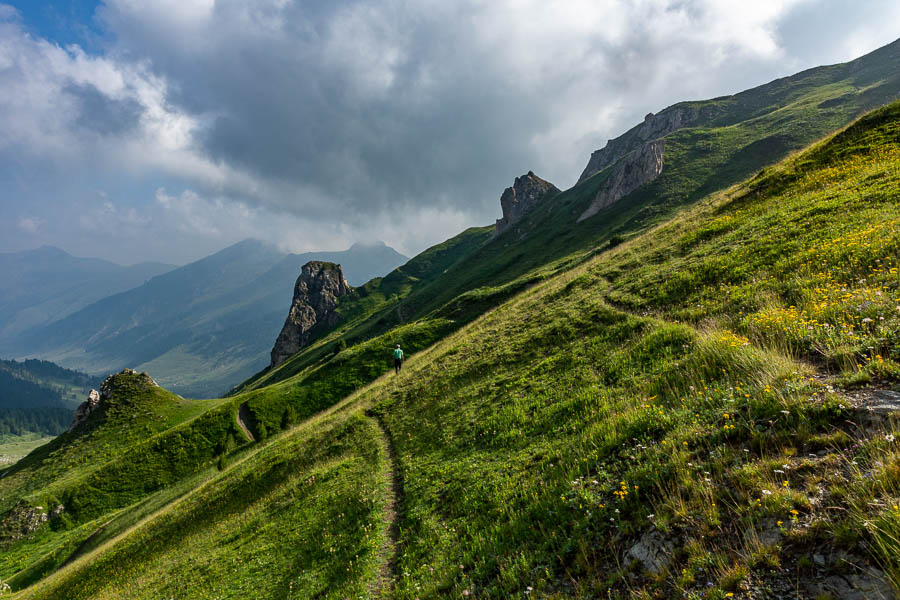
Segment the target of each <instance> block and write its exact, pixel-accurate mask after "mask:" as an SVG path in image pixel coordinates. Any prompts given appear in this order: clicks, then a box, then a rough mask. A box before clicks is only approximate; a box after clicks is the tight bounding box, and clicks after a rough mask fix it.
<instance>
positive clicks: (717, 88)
mask: <svg viewBox="0 0 900 600" xmlns="http://www.w3.org/2000/svg"><path fill="white" fill-rule="evenodd" d="M857 4H858V3H857ZM876 4H877V6H876ZM890 4H891V3H888V2H883V3H872V5H867V7H866V9H865V10H860V9H859V8H858V7H855V6H854V5H853V3H850V2H848V1H847V0H840V1H839V2H836V3H829V2H824V1H814V0H786V1H775V0H760V1H759V2H752V3H733V2H722V1H718V0H643V1H641V2H629V1H625V0H603V1H596V0H565V1H564V0H496V1H493V2H480V1H476V0H462V1H460V2H452V3H448V2H438V1H436V0H433V1H432V0H422V1H420V2H413V3H410V2H408V1H405V0H403V1H401V0H366V1H362V0H342V1H335V2H328V3H303V2H298V1H293V0H256V1H255V2H246V1H244V0H216V1H213V0H160V1H159V2H143V1H140V0H106V1H105V2H104V3H103V4H102V5H101V6H100V7H99V8H98V10H97V14H96V22H97V24H98V26H99V27H101V28H102V29H103V30H104V31H105V33H106V34H108V41H107V45H106V46H105V47H104V50H103V52H101V53H95V54H88V53H86V52H85V51H84V50H82V49H81V48H79V47H78V46H66V47H60V46H59V45H57V44H55V43H53V42H52V41H49V40H46V39H42V38H40V37H39V36H37V35H34V34H32V33H29V32H28V30H27V29H26V27H25V24H23V23H22V22H21V20H20V19H19V18H18V17H17V15H16V13H15V11H14V10H13V9H11V8H9V7H6V6H4V5H0V133H2V135H0V161H2V163H3V164H7V165H11V166H10V167H9V168H8V169H5V170H4V169H0V183H2V184H4V185H6V186H7V187H8V188H9V189H13V190H15V192H16V194H18V195H19V196H20V197H23V198H26V199H27V200H28V202H29V203H30V205H31V206H30V207H29V211H31V212H32V213H34V214H39V215H41V218H42V219H44V220H45V221H46V224H45V225H46V226H45V228H44V229H45V231H47V232H49V231H54V232H56V234H57V235H59V236H63V237H64V236H66V235H73V234H67V233H65V227H64V226H63V225H62V224H59V225H55V226H54V220H60V219H63V218H66V219H68V220H69V221H70V222H72V221H73V220H74V221H76V222H82V223H83V227H82V229H83V230H84V231H88V230H89V229H90V228H89V226H88V224H87V222H88V221H89V220H90V219H93V218H96V217H97V215H101V216H102V215H103V213H102V210H103V209H102V201H99V200H97V198H96V192H95V191H94V190H96V189H97V187H102V188H103V189H109V190H110V196H111V197H112V198H115V199H116V201H115V202H114V204H113V206H114V208H115V215H116V217H115V218H116V219H117V220H116V222H117V223H119V224H121V226H122V227H123V228H125V229H127V231H129V232H131V234H132V235H135V236H140V235H147V236H149V235H150V233H149V232H151V231H152V232H153V235H155V236H163V238H164V239H165V240H166V242H167V243H160V244H157V242H156V241H148V243H147V245H146V247H147V248H149V249H153V248H157V249H156V250H153V251H157V252H164V253H166V257H167V259H169V260H172V256H174V255H176V254H177V253H179V252H180V253H181V254H182V255H184V256H188V255H191V256H193V255H195V254H196V253H197V252H200V251H205V249H206V248H207V247H213V246H214V245H215V244H220V245H224V244H225V243H229V242H231V241H236V240H237V239H240V237H241V236H244V237H246V236H250V235H252V236H260V237H264V238H265V239H273V238H277V240H278V241H280V242H281V243H282V244H283V245H285V246H289V247H290V248H291V249H294V250H313V249H317V248H325V247H329V248H335V247H337V244H338V243H342V244H349V243H351V242H353V241H355V240H358V239H367V238H368V239H371V238H372V237H377V238H382V239H385V241H387V242H388V243H392V240H393V241H395V242H394V243H396V245H397V246H398V247H400V248H401V249H403V250H405V251H407V252H417V251H419V250H421V249H422V248H424V247H425V246H427V245H429V244H431V243H435V242H439V241H441V240H443V239H445V238H446V237H449V236H450V235H453V234H455V233H457V232H458V231H459V230H460V229H462V228H464V227H465V226H469V225H475V224H488V223H491V222H492V221H493V219H494V218H495V217H496V216H498V214H499V202H498V198H499V195H500V192H501V191H502V189H503V188H504V187H506V186H507V185H509V184H510V183H511V181H512V179H513V178H514V177H515V176H517V175H521V174H522V173H524V172H526V171H528V170H530V169H533V170H534V171H535V172H537V173H538V174H539V175H540V176H542V177H544V178H547V179H549V180H550V181H553V182H554V183H555V184H556V185H557V186H559V187H561V188H566V187H568V186H570V185H571V184H573V183H574V182H575V180H576V179H577V177H578V175H579V173H580V172H581V169H582V168H583V167H584V164H585V163H586V161H587V159H588V157H589V155H590V153H591V151H593V150H595V149H597V148H599V147H601V146H602V145H603V144H604V143H605V141H606V139H608V138H611V137H615V136H616V135H618V134H620V133H622V132H623V131H624V130H626V129H628V128H629V127H630V126H631V125H633V124H635V123H636V122H639V121H640V120H641V119H642V118H643V115H644V114H646V113H647V112H649V111H653V112H656V111H658V110H660V109H661V108H663V107H665V106H667V105H669V104H672V103H674V102H677V101H680V100H686V99H699V98H706V97H712V96H717V95H721V94H725V93H733V92H736V91H739V90H742V89H746V88H748V87H751V86H753V85H757V84H760V83H764V82H765V81H768V80H771V79H774V78H775V77H779V76H783V75H788V74H790V73H793V72H796V71H798V70H800V69H802V68H806V67H809V66H814V65H815V64H820V62H822V61H821V58H820V57H821V56H822V55H824V54H827V53H829V52H831V53H841V52H844V53H845V52H847V51H848V50H847V49H848V48H852V49H854V51H856V52H862V51H864V50H869V49H872V48H874V47H875V46H877V45H880V44H883V43H886V42H889V41H891V39H890V37H889V36H890V35H892V33H891V31H890V30H889V29H890V28H889V27H888V26H887V25H886V24H885V23H886V22H892V21H891V20H885V19H881V20H879V19H878V14H879V10H881V9H883V10H886V11H887V10H890V11H894V12H893V13H890V14H896V10H897V9H896V8H889V5H890ZM835 6H838V8H834V7H835ZM879 7H881V9H879ZM825 8H828V10H824V9H825ZM817 11H818V12H817ZM820 13H821V14H825V16H819V17H813V15H817V14H820ZM860 14H865V15H867V16H866V17H865V19H864V20H861V19H863V17H861V16H859V15H860ZM884 14H888V13H884ZM811 18H817V19H818V21H816V22H817V23H818V24H819V25H820V26H821V28H823V29H827V30H828V31H829V32H830V34H829V35H828V36H826V37H827V38H828V40H829V44H828V49H827V52H826V49H823V44H822V42H821V40H818V39H815V36H810V35H809V32H808V31H806V29H804V24H805V23H806V22H807V21H809V19H811ZM828 28H830V29H828ZM870 35H871V36H874V37H870V38H867V37H866V36H870ZM801 39H802V40H804V41H803V42H802V43H801V42H799V41H798V40H801ZM866 39H868V44H869V45H868V47H866V43H865V42H862V41H860V40H866ZM817 44H818V45H817ZM812 47H816V48H818V50H816V51H815V52H813V51H807V48H812ZM839 49H840V50H839ZM828 55H829V56H832V55H833V54H828ZM846 58H849V57H843V56H842V57H841V59H842V60H844V59H846ZM166 190H175V191H166ZM2 201H3V202H4V203H9V202H11V201H10V200H9V199H8V198H3V199H2ZM61 203H66V208H65V209H64V210H60V209H59V205H60V204H61ZM6 208H7V210H9V209H8V207H6ZM129 211H133V213H132V212H129ZM54 215H56V216H54ZM61 215H66V217H62V216H61ZM78 215H80V216H78ZM127 215H132V217H133V218H132V222H130V223H129V222H127V221H128V217H127ZM107 217H109V215H107ZM109 218H111V217H109ZM142 219H144V221H143V222H142V221H141V220H142ZM165 226H169V227H171V231H168V232H166V231H165V230H163V229H162V228H163V227H165ZM140 231H144V232H146V233H145V234H141V233H139V232H140ZM6 232H7V230H6V229H3V228H2V226H0V233H6ZM47 235H49V233H47ZM197 239H202V240H205V242H204V243H203V244H205V245H203V244H199V245H198V242H197ZM22 243H25V242H22ZM110 243H111V242H110ZM123 243H124V242H123ZM148 251H149V250H148Z"/></svg>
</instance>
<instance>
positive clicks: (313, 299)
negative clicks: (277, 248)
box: [272, 261, 353, 367]
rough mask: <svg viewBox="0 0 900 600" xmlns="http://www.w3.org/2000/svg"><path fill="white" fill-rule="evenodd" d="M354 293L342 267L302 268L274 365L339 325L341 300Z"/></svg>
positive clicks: (312, 264)
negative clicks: (318, 334)
mask: <svg viewBox="0 0 900 600" xmlns="http://www.w3.org/2000/svg"><path fill="white" fill-rule="evenodd" d="M352 290H353V288H351V287H350V285H349V284H348V283H347V281H346V280H345V279H344V273H343V271H342V270H341V265H336V264H334V263H329V262H321V261H310V262H308V263H306V264H305V265H303V269H302V270H301V272H300V277H298V278H297V283H295V284H294V299H293V301H292V302H291V309H290V311H289V312H288V316H287V319H285V321H284V327H282V328H281V333H280V334H278V339H276V340H275V347H274V348H272V366H273V367H277V366H278V365H280V364H281V363H283V362H284V361H285V360H287V359H288V358H290V357H291V356H293V355H294V354H295V353H297V352H298V351H299V350H300V349H301V348H304V347H305V346H306V345H308V344H309V342H310V340H311V339H312V338H313V336H314V335H315V334H316V333H317V332H319V331H321V330H323V329H326V328H328V327H333V326H334V325H336V324H337V321H338V319H339V316H338V314H337V313H336V312H335V311H334V309H335V308H336V307H337V305H338V298H340V297H341V296H343V295H345V294H349V293H350V292H351V291H352Z"/></svg>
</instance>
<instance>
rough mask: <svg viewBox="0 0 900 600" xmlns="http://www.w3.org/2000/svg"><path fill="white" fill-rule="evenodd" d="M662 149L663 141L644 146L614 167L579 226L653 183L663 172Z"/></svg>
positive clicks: (580, 219)
mask: <svg viewBox="0 0 900 600" xmlns="http://www.w3.org/2000/svg"><path fill="white" fill-rule="evenodd" d="M664 146H665V144H664V142H663V141H662V140H655V141H652V142H649V143H647V144H643V145H642V146H639V147H638V148H637V149H636V150H634V151H633V152H632V153H631V154H628V155H626V156H625V157H624V158H622V159H621V160H620V161H619V162H618V163H615V164H614V165H613V167H612V170H611V171H610V173H609V176H608V177H607V179H606V181H605V182H604V184H603V185H602V186H601V187H600V189H599V190H598V191H597V195H596V196H594V200H593V201H592V202H591V205H590V206H588V207H587V209H586V210H585V211H584V212H583V213H581V216H580V217H578V222H579V223H580V222H581V221H584V220H585V219H587V218H588V217H592V216H594V215H595V214H597V213H598V212H600V210H602V209H604V208H606V207H607V206H609V205H611V204H613V203H615V202H618V201H619V200H621V199H622V198H624V197H625V196H627V195H628V194H630V193H631V192H633V191H634V190H636V189H638V188H639V187H641V186H642V185H644V184H645V183H650V182H651V181H653V180H654V179H656V178H657V177H658V176H659V174H660V173H662V170H663V150H664Z"/></svg>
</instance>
